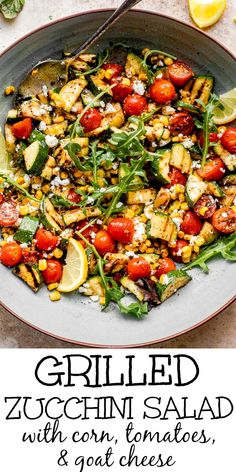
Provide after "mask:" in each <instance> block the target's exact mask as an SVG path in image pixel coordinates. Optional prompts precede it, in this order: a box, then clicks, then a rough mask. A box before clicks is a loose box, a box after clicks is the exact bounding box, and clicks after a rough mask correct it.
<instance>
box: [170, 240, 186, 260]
mask: <svg viewBox="0 0 236 472" xmlns="http://www.w3.org/2000/svg"><path fill="white" fill-rule="evenodd" d="M188 245H189V244H188V242H187V241H185V240H184V239H177V241H176V244H175V246H172V247H170V248H169V251H170V253H171V257H172V259H174V261H175V262H182V250H183V248H184V247H186V246H188Z"/></svg>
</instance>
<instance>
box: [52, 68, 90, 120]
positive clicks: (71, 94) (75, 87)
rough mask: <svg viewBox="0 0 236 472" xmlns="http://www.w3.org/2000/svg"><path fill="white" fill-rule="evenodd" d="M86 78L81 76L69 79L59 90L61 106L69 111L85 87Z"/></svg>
mask: <svg viewBox="0 0 236 472" xmlns="http://www.w3.org/2000/svg"><path fill="white" fill-rule="evenodd" d="M86 85H87V80H86V79H85V77H83V76H81V77H79V78H78V79H74V80H70V82H67V84H66V85H64V87H62V89H61V90H60V92H59V97H60V99H61V101H62V103H63V106H62V108H63V109H64V110H65V111H67V112H70V111H71V108H72V107H73V105H74V104H75V102H77V100H78V98H79V96H80V94H81V92H82V90H83V89H84V88H85V87H86Z"/></svg>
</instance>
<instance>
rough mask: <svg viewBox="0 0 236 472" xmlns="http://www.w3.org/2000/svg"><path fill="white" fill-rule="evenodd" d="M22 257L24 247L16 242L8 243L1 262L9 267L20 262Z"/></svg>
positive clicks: (4, 248)
mask: <svg viewBox="0 0 236 472" xmlns="http://www.w3.org/2000/svg"><path fill="white" fill-rule="evenodd" d="M21 258H22V249H21V247H20V245H19V244H17V243H16V242H10V243H6V244H5V246H3V247H2V251H1V263H2V264H4V265H5V266H7V267H14V266H15V265H17V264H19V262H20V261H21Z"/></svg>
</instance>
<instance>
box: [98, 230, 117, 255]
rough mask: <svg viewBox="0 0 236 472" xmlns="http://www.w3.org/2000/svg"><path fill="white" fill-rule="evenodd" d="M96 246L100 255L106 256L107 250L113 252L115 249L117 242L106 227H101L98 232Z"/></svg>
mask: <svg viewBox="0 0 236 472" xmlns="http://www.w3.org/2000/svg"><path fill="white" fill-rule="evenodd" d="M94 246H95V248H96V249H97V251H98V253H99V254H100V256H104V255H105V254H106V253H107V252H112V251H113V250H114V249H115V243H114V241H113V239H112V238H111V236H110V235H109V234H108V232H107V231H105V230H104V229H100V231H98V233H97V234H96V237H95V240H94Z"/></svg>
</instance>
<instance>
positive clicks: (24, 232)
mask: <svg viewBox="0 0 236 472" xmlns="http://www.w3.org/2000/svg"><path fill="white" fill-rule="evenodd" d="M38 225H39V220H38V218H35V217H34V216H24V218H23V220H22V221H21V224H20V226H19V228H18V229H17V231H16V233H15V235H14V239H15V240H16V241H18V242H19V243H30V242H32V239H33V237H34V235H35V233H36V231H37V228H38Z"/></svg>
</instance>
